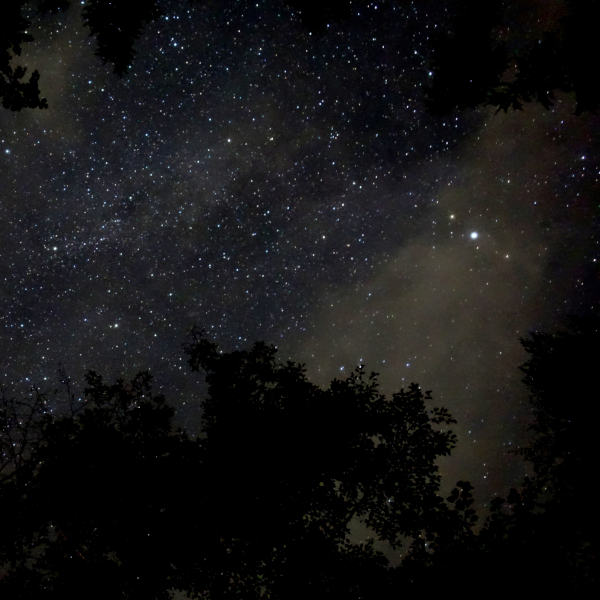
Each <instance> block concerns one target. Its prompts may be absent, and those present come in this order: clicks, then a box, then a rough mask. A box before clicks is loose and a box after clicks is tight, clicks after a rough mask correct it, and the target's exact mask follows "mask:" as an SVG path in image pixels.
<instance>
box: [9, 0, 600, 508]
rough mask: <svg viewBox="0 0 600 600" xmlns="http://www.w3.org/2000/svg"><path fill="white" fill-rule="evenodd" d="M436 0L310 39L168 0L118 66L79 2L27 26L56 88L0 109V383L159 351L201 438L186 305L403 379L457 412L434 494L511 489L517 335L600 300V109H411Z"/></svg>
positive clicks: (287, 17)
mask: <svg viewBox="0 0 600 600" xmlns="http://www.w3.org/2000/svg"><path fill="white" fill-rule="evenodd" d="M541 4H544V3H541ZM525 5H527V7H526V8H527V10H529V8H531V9H532V10H533V9H535V8H536V7H538V8H539V5H540V3H539V2H533V1H532V2H529V3H528V2H524V3H523V6H524V7H525ZM529 5H531V6H529ZM445 6H446V4H445V3H444V2H439V1H438V2H415V4H414V5H413V6H411V5H410V4H408V3H404V4H403V5H399V7H397V8H396V9H394V8H393V7H392V6H391V5H390V3H385V2H382V3H380V5H377V6H376V5H374V4H373V5H370V6H368V7H366V4H365V5H363V6H362V7H361V8H357V9H355V10H354V14H353V16H352V17H351V19H350V20H349V21H347V22H342V23H340V24H332V25H331V26H330V27H329V28H328V31H327V32H326V33H324V34H318V33H314V34H312V35H310V34H309V33H308V31H306V30H303V29H302V27H301V23H300V19H299V17H298V15H297V14H294V12H293V10H292V9H290V8H288V7H285V6H283V5H281V3H279V2H275V1H272V2H262V1H257V2H252V3H250V2H234V1H232V0H229V1H224V0H219V1H218V2H208V3H205V4H204V5H203V6H199V5H197V4H196V5H189V4H188V3H187V2H177V1H168V2H164V3H163V8H164V10H165V11H166V16H165V17H163V18H161V19H160V20H159V21H158V22H156V23H154V24H151V25H150V26H148V28H147V30H146V33H145V35H144V37H143V38H142V40H140V41H139V42H138V43H137V44H136V49H137V51H138V54H137V56H136V59H135V60H134V62H133V64H132V67H131V69H130V72H129V74H128V75H126V76H125V77H124V78H122V79H119V78H118V77H117V76H115V75H113V73H112V70H111V68H110V65H106V66H104V65H102V63H101V61H100V60H99V59H98V58H97V57H95V56H94V51H95V48H96V42H95V40H94V39H91V38H89V37H88V32H87V30H86V29H85V28H84V27H83V25H82V24H81V16H80V14H79V12H78V10H79V8H80V7H74V8H73V9H71V10H70V11H69V12H67V13H66V14H63V15H57V16H54V17H49V18H46V19H45V20H44V21H43V24H42V25H43V27H42V28H41V29H39V28H38V27H37V26H36V27H34V28H32V29H30V32H31V33H32V34H33V35H34V37H35V38H36V41H35V42H34V43H33V44H31V45H29V46H28V47H26V48H25V49H24V52H23V62H24V63H25V64H27V65H29V66H30V68H31V69H34V68H37V69H39V71H40V73H41V80H40V89H41V92H42V95H43V96H45V97H46V98H47V99H48V104H49V108H48V109H47V110H31V109H23V110H22V111H21V112H19V113H12V112H10V111H7V110H0V153H1V154H0V160H1V161H2V163H1V166H0V193H1V196H0V217H1V218H0V282H1V296H0V318H1V320H0V332H1V336H2V337H1V340H0V379H1V380H2V383H3V386H4V389H5V390H6V391H7V392H9V393H11V394H12V393H17V392H19V391H23V390H26V389H27V387H28V386H29V385H30V384H32V383H37V384H39V385H40V386H42V388H48V389H53V388H54V387H56V384H57V380H58V377H57V368H58V365H59V363H61V364H62V365H63V366H64V367H65V369H66V371H67V372H68V374H69V375H70V376H71V377H72V378H73V381H74V382H75V384H76V385H78V386H80V387H79V389H80V390H82V388H83V386H82V385H81V382H82V381H83V375H84V373H85V372H86V371H87V370H89V369H94V370H95V371H97V372H98V373H101V374H103V375H105V376H106V378H107V379H108V380H109V381H112V380H114V378H115V377H117V376H122V377H124V378H130V377H132V376H133V375H134V374H135V373H137V372H138V371H139V370H142V369H150V371H151V373H153V375H154V376H155V388H156V389H160V391H162V392H163V393H164V394H165V395H166V396H167V399H168V400H169V401H170V402H171V403H172V404H173V405H174V406H176V408H177V423H178V424H181V425H184V426H186V427H187V428H189V430H190V432H191V433H197V428H198V425H199V415H200V413H199V406H200V402H201V400H202V395H203V393H204V389H205V388H204V387H203V386H202V384H201V377H199V376H198V374H192V373H190V372H189V367H188V365H187V363H186V360H187V356H186V355H185V354H184V353H183V351H182V348H181V344H182V343H183V342H184V340H185V337H186V334H187V332H188V330H189V329H190V327H191V326H193V325H194V324H197V325H198V326H200V327H203V328H205V329H206V330H207V332H208V335H209V336H210V337H211V338H213V339H214V340H216V341H217V342H218V343H219V344H220V345H221V347H222V348H223V349H224V350H233V349H244V348H249V347H250V346H251V345H252V343H253V342H254V341H256V340H264V341H266V342H267V343H272V344H274V345H276V346H277V347H278V348H279V357H280V359H281V360H287V359H292V360H295V361H300V362H305V363H306V365H307V369H308V376H309V377H310V378H311V379H312V380H313V381H315V382H316V383H318V384H322V385H326V384H327V383H328V382H329V381H330V380H331V379H333V378H334V377H338V378H339V377H345V376H347V374H348V373H349V372H350V371H352V369H353V368H354V367H355V366H356V365H357V364H360V363H362V364H365V365H366V369H367V371H371V370H374V371H376V372H378V373H380V382H381V390H382V392H383V393H385V394H386V395H391V394H392V393H393V392H395V391H398V390H399V389H400V388H401V387H403V386H404V387H406V386H407V385H408V384H409V383H410V382H412V381H416V382H418V383H419V384H420V385H421V386H422V387H423V388H424V389H426V390H432V396H433V399H434V400H433V403H432V406H433V405H440V404H441V405H444V406H446V407H447V408H449V410H450V411H451V412H452V414H453V416H454V417H455V418H456V419H457V420H458V425H457V426H456V427H455V431H456V432H457V434H458V436H459V443H458V446H457V448H456V450H455V451H454V452H453V456H452V458H450V459H443V460H442V461H440V464H441V466H442V475H443V478H444V486H445V488H444V489H446V488H447V489H449V487H450V486H453V485H454V483H455V482H456V481H457V479H469V480H470V481H471V482H472V483H473V485H475V495H476V498H477V501H478V503H480V504H483V503H485V502H488V501H489V499H490V498H491V497H492V496H493V495H494V494H496V493H497V494H502V493H506V492H507V491H508V488H509V487H510V486H511V485H516V484H518V482H519V481H520V479H521V478H522V477H523V475H524V474H525V472H526V469H525V466H524V465H523V463H522V460H521V459H520V458H515V457H512V456H510V455H508V454H507V450H508V449H509V448H511V447H512V448H514V447H516V446H518V445H519V444H522V443H524V441H525V440H526V439H527V432H526V427H527V423H528V419H529V414H530V413H529V410H528V405H527V392H526V389H525V388H524V386H523V384H522V383H521V382H520V380H521V377H522V373H521V371H519V370H518V365H519V364H521V363H523V362H524V361H525V360H526V359H527V355H526V353H525V352H524V350H523V349H522V348H521V346H520V344H519V336H524V335H526V334H527V333H528V332H529V331H531V330H533V329H544V330H554V329H556V328H558V327H560V325H561V319H562V318H563V317H564V316H565V315H567V314H569V313H578V314H583V313H585V312H587V311H589V310H590V309H591V307H592V306H593V305H594V303H595V302H596V298H597V296H598V291H599V290H598V262H597V259H598V258H600V253H599V252H598V245H597V244H598V235H597V232H598V221H597V219H598V200H597V198H598V197H599V196H598V176H599V174H600V172H599V163H598V158H599V148H598V142H597V139H598V135H597V133H598V126H599V124H600V120H599V118H598V117H594V116H591V115H589V114H584V115H582V116H580V117H575V116H573V115H572V112H573V110H574V107H575V105H574V100H573V98H571V97H569V96H559V97H558V102H557V103H556V104H555V107H554V108H553V109H552V110H551V111H546V110H545V109H543V108H542V107H541V106H537V105H527V106H526V107H525V110H524V111H523V112H518V113H509V114H508V115H505V114H504V113H499V114H497V115H495V114H494V109H492V108H485V109H483V108H482V109H477V110H470V111H466V112H462V113H459V112H456V113H452V114H450V115H448V116H446V117H444V118H439V117H433V116H431V115H429V114H427V112H426V111H425V109H424V103H423V97H424V93H423V86H425V85H426V84H427V82H428V80H429V78H430V73H429V57H430V44H431V41H430V35H431V33H432V31H433V30H434V29H435V28H436V27H438V28H439V27H441V28H444V27H446V26H447V24H448V18H447V16H446V13H445V11H444V8H445ZM359 13H360V14H359ZM531 14H535V11H534V10H533V12H532V13H531ZM568 401H576V399H568Z"/></svg>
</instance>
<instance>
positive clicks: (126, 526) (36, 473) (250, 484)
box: [0, 321, 598, 600]
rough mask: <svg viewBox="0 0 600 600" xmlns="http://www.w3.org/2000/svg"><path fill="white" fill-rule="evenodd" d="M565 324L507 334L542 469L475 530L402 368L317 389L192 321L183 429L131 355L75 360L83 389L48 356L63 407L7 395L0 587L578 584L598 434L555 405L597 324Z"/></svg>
mask: <svg viewBox="0 0 600 600" xmlns="http://www.w3.org/2000/svg"><path fill="white" fill-rule="evenodd" d="M574 323H575V325H574V326H573V327H574V328H575V329H574V330H572V331H571V332H569V333H561V334H555V335H550V334H540V333H537V332H536V333H534V334H532V336H531V338H530V339H527V340H522V343H523V345H524V346H525V348H526V349H527V351H528V352H529V353H530V354H531V358H530V360H529V361H528V362H527V363H526V364H525V365H524V366H523V370H524V372H525V373H526V377H525V380H524V381H525V383H526V384H527V385H528V386H529V388H530V390H531V392H532V407H533V410H534V422H533V425H532V430H533V431H534V433H535V436H536V437H535V438H534V440H533V442H532V444H531V446H530V447H528V448H525V449H523V450H522V451H521V453H522V454H523V455H524V456H525V457H526V458H527V459H528V460H530V461H531V462H532V463H533V465H534V467H535V470H536V473H537V474H536V476H535V477H533V478H529V480H526V481H525V482H524V483H523V485H522V486H521V487H520V488H519V490H517V489H512V490H511V491H510V493H509V494H508V496H507V498H506V499H504V498H496V499H494V500H493V501H492V503H491V515H490V516H489V517H488V518H487V519H486V522H485V524H484V526H483V528H482V529H481V530H480V531H479V532H476V531H475V524H476V522H477V520H478V516H477V514H475V511H474V510H473V508H472V504H473V495H472V491H473V486H471V484H470V483H469V482H465V481H459V482H458V483H457V484H456V487H455V488H454V490H453V491H452V492H451V494H450V496H448V497H447V498H445V499H444V498H442V497H441V496H440V495H439V484H440V475H439V472H438V467H437V464H436V461H437V459H438V458H439V457H440V456H444V455H448V454H449V453H450V452H451V450H452V448H453V447H454V446H455V444H456V441H457V440H456V436H455V434H454V433H452V431H451V429H450V427H451V425H452V424H454V423H455V420H454V419H453V418H452V417H451V415H450V414H449V413H448V411H447V410H446V409H444V408H435V407H434V408H431V407H430V401H431V396H430V392H423V391H422V390H421V388H420V387H419V386H418V385H417V384H415V383H413V384H411V385H410V386H409V387H408V388H407V389H402V390H400V391H399V392H398V393H396V394H394V395H393V396H392V397H391V398H386V397H384V396H383V395H381V394H380V393H379V392H378V388H377V375H376V374H375V373H371V374H370V375H367V374H366V372H365V371H364V369H363V368H357V369H356V370H355V371H354V373H352V374H351V375H350V376H349V377H347V378H346V379H344V380H337V379H335V380H333V381H332V382H331V384H330V385H329V387H327V388H326V389H324V388H320V387H318V386H316V385H314V384H313V383H311V382H310V381H309V380H308V379H307V377H306V372H305V369H304V367H303V365H301V364H298V363H293V362H287V363H285V364H283V363H280V362H278V361H277V360H276V354H277V351H276V349H275V348H274V347H273V346H268V345H266V344H264V343H255V344H254V346H253V347H252V348H251V349H249V350H243V351H234V352H223V351H220V350H219V349H218V346H217V345H216V344H215V343H214V342H212V341H210V340H208V339H207V338H206V337H205V336H204V335H203V333H202V332H201V331H199V330H197V329H194V330H193V331H192V332H191V333H190V336H189V338H188V340H187V341H186V343H185V344H184V349H185V352H186V353H187V355H188V363H189V365H190V368H191V369H192V371H197V372H204V373H205V376H206V383H207V386H208V391H207V393H206V396H205V398H204V399H203V402H202V411H203V412H202V424H201V431H200V435H198V436H197V437H195V438H194V437H193V436H190V435H189V434H188V433H186V432H185V431H183V430H181V429H176V428H175V427H174V426H173V423H172V419H173V415H174V408H173V407H172V406H170V405H169V404H168V403H167V401H166V399H165V398H164V397H163V396H162V395H156V394H154V393H153V391H152V385H151V379H152V378H151V376H150V375H149V374H148V373H146V372H142V373H139V374H138V375H137V376H136V377H134V378H133V379H132V380H131V381H130V382H129V383H125V381H124V380H117V381H116V382H115V383H114V384H111V385H109V384H107V383H105V382H104V380H103V378H102V377H101V376H100V375H98V374H96V373H95V372H93V371H90V372H89V373H88V374H87V376H86V382H87V387H86V388H85V390H84V394H83V399H82V401H79V400H78V399H77V398H76V396H77V394H75V393H74V391H72V390H71V389H70V387H69V380H68V378H67V377H66V375H65V374H64V373H62V378H63V382H64V384H65V386H66V392H67V401H68V402H66V404H65V406H66V409H64V410H62V413H61V411H58V412H56V411H53V412H52V413H51V412H50V411H49V410H48V407H49V406H50V404H51V398H50V395H49V394H48V393H43V392H41V391H39V390H37V389H34V390H32V393H31V395H30V396H29V398H28V399H26V400H24V401H19V402H17V401H15V400H14V399H11V398H10V397H7V396H6V395H4V396H3V397H2V403H1V404H0V427H1V430H2V435H0V443H1V444H2V446H1V449H2V456H3V463H2V468H1V469H0V476H1V477H2V479H1V480H0V507H1V510H2V514H3V515H4V516H5V520H4V525H3V531H2V536H1V537H0V594H4V596H7V597H11V598H12V597H19V595H21V596H25V597H27V598H30V599H39V600H46V599H48V600H50V599H52V600H54V599H56V600H58V599H59V598H60V599H61V600H63V599H68V598H80V597H81V596H82V594H84V595H85V596H86V597H90V598H98V599H100V598H102V599H103V600H105V599H106V598H112V597H115V598H117V597H118V598H128V599H136V600H137V599H138V598H139V599H142V598H145V599H147V598H157V599H164V598H169V597H171V594H172V592H173V590H184V591H185V592H186V593H188V594H190V595H192V596H195V597H201V596H202V597H210V598H229V597H234V596H235V597H236V598H238V597H244V598H259V597H262V596H267V597H269V598H273V599H275V598H282V599H288V598H298V599H300V598H305V597H307V596H310V597H331V598H338V597H345V598H355V599H356V600H359V599H361V598H373V599H375V598H377V599H378V600H379V599H380V598H386V597H392V596H394V595H396V594H397V593H398V590H399V589H402V590H403V592H404V593H406V594H408V595H409V597H413V596H415V597H416V595H417V594H418V595H422V594H423V593H425V592H429V593H436V592H444V591H447V585H448V581H449V578H453V579H457V580H462V581H464V582H468V583H470V584H472V585H478V584H481V585H483V584H485V583H487V582H489V581H494V582H495V586H496V587H497V590H498V591H503V592H506V593H508V592H514V591H515V590H517V589H520V590H521V591H523V592H532V593H533V592H534V591H536V590H537V591H542V592H548V593H550V592H551V591H553V590H554V591H557V590H558V591H562V592H569V591H575V590H576V591H578V592H580V593H583V594H589V593H591V591H592V590H593V589H594V586H595V585H596V579H595V575H594V567H595V556H596V553H597V550H596V545H597V535H596V533H597V519H595V517H594V508H593V505H592V499H593V495H592V494H591V493H590V491H589V486H588V483H589V478H588V480H586V479H584V477H583V475H584V469H589V468H590V466H591V465H592V464H595V459H596V457H597V450H596V449H595V447H594V444H593V443H592V442H590V443H589V444H587V445H585V446H584V448H583V451H580V450H579V449H578V444H577V442H576V440H577V439H578V438H580V437H581V436H582V435H588V433H590V432H589V428H590V426H589V425H588V423H587V422H586V419H584V418H583V417H582V416H581V415H583V413H582V412H581V409H580V410H579V411H578V410H576V409H571V407H562V408H561V401H562V400H564V398H565V397H566V396H568V394H569V393H571V392H572V391H573V390H574V388H573V387H572V386H573V382H572V381H571V379H570V378H569V377H568V376H565V372H564V371H562V375H561V370H560V368H559V366H560V365H562V366H565V365H566V367H567V368H569V369H572V370H570V371H569V374H572V375H574V376H576V377H577V378H578V379H579V380H580V381H581V382H582V385H583V386H585V384H586V381H587V380H586V379H585V378H586V377H588V379H589V378H590V377H591V375H590V373H591V370H589V369H591V366H592V365H591V363H590V362H589V361H587V362H586V360H585V356H586V352H587V349H588V348H589V347H590V346H588V345H586V344H588V343H591V342H593V343H596V342H597V336H598V327H597V321H574ZM590 323H591V325H590ZM575 391H576V392H579V393H583V392H584V391H585V387H576V388H575ZM582 397H583V396H582ZM563 404H564V403H563ZM592 410H596V412H597V409H592ZM576 414H577V415H580V416H579V418H578V417H577V416H576ZM593 414H595V413H593ZM588 416H590V415H589V414H588ZM570 417H571V418H570ZM557 423H560V424H561V425H560V426H558V425H557ZM563 430H565V431H570V432H571V433H565V431H563ZM582 452H583V453H588V454H587V455H586V456H582ZM551 458H553V460H551ZM563 464H566V465H567V468H566V469H562V468H560V467H561V466H562V465H563ZM571 471H573V473H574V475H572V474H571ZM588 472H589V471H588ZM578 510H585V511H587V512H586V515H585V519H586V520H585V521H582V522H581V523H579V524H577V525H574V523H573V517H574V514H575V511H578ZM353 518H354V519H357V518H358V519H359V520H360V521H362V522H363V523H364V524H366V525H367V526H368V527H369V528H370V529H371V531H372V532H373V537H377V538H378V539H380V540H386V541H388V542H389V543H390V545H391V546H392V547H393V548H394V549H399V548H401V547H403V546H404V552H405V558H404V559H403V561H402V563H401V565H400V567H397V568H390V566H389V565H388V562H387V560H386V558H385V557H384V556H383V554H382V553H381V552H380V551H379V550H377V549H376V548H375V545H374V540H373V539H368V540H367V541H366V542H365V541H363V542H356V541H352V540H351V538H350V536H349V533H350V529H349V525H350V522H351V520H352V519H353ZM532 572H533V573H537V574H538V578H537V579H531V577H530V574H531V573H532Z"/></svg>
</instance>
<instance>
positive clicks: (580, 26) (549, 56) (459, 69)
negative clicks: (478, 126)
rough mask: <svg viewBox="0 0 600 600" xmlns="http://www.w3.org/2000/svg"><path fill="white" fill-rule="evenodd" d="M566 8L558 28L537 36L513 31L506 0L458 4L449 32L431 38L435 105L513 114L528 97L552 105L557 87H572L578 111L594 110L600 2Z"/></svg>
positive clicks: (570, 0) (575, 2)
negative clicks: (484, 107) (478, 107)
mask: <svg viewBox="0 0 600 600" xmlns="http://www.w3.org/2000/svg"><path fill="white" fill-rule="evenodd" d="M564 5H565V8H566V11H565V12H566V14H565V15H564V16H563V17H561V18H560V19H559V20H558V22H557V23H556V24H555V27H554V28H552V29H549V30H547V31H542V32H540V34H539V35H537V36H532V35H529V32H528V31H524V30H523V29H522V28H520V27H519V26H518V25H517V27H514V26H513V27H512V31H511V23H510V20H508V19H507V18H505V15H506V14H507V13H509V12H510V11H507V10H506V9H507V5H506V3H504V2H498V1H496V2H485V3H482V2H476V1H475V0H467V1H465V2H461V3H458V4H456V9H455V11H454V14H453V19H452V22H453V25H452V27H451V29H450V30H449V31H440V32H438V33H437V34H436V36H435V40H434V42H433V55H432V62H431V69H432V79H431V84H430V85H429V86H428V88H427V89H426V94H427V101H426V104H427V106H428V108H429V110H430V111H431V112H432V113H434V114H439V115H444V114H447V113H449V112H451V111H452V110H454V109H455V108H458V109H459V110H464V109H465V108H475V107H476V106H479V105H483V106H495V107H497V109H498V110H497V112H498V111H500V110H504V112H507V111H508V109H509V108H512V109H514V110H522V109H523V105H524V104H525V103H528V102H539V103H540V104H542V105H543V106H544V107H545V108H546V109H549V108H550V107H551V106H552V105H553V100H554V99H555V92H557V91H562V92H574V94H575V100H576V107H575V111H574V114H576V115H580V114H582V113H583V112H586V111H588V112H592V113H594V114H596V112H597V110H598V106H599V105H600V94H599V93H598V86H597V85H596V84H595V83H594V78H593V77H592V76H591V74H592V73H593V68H594V67H593V66H594V64H595V61H596V57H597V55H598V50H599V43H598V38H597V35H596V32H595V27H596V25H595V24H596V23H597V22H598V18H599V17H600V3H599V2H597V1H596V0H566V1H565V3H564ZM516 6H518V4H517V5H516ZM521 9H522V10H526V9H527V6H526V5H524V4H523V5H522V6H521Z"/></svg>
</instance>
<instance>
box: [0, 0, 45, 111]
mask: <svg viewBox="0 0 600 600" xmlns="http://www.w3.org/2000/svg"><path fill="white" fill-rule="evenodd" d="M23 4H25V1H24V0H22V1H16V0H13V1H11V2H4V3H3V4H2V8H1V9H0V98H2V106H4V108H8V109H10V110H21V109H22V108H48V104H47V102H46V99H45V98H41V99H40V90H39V87H38V82H39V79H40V74H39V73H38V72H37V71H34V72H33V73H32V74H31V75H30V76H29V80H28V81H27V80H25V79H24V78H25V74H26V73H27V68H26V67H22V66H16V67H13V66H11V61H12V59H13V55H14V56H20V55H21V46H22V45H23V44H24V43H27V42H32V41H33V36H31V35H30V34H29V33H25V32H26V31H27V28H28V27H29V25H31V23H30V22H29V21H28V20H27V19H25V18H24V17H23V16H22V14H21V9H22V6H23Z"/></svg>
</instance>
